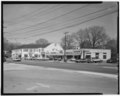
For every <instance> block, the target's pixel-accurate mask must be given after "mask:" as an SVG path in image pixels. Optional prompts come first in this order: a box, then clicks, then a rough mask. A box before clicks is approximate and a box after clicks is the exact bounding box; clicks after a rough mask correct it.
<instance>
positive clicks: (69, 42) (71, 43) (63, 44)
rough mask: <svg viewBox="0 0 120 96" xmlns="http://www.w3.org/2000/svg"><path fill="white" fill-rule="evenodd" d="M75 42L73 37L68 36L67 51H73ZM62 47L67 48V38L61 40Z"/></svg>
mask: <svg viewBox="0 0 120 96" xmlns="http://www.w3.org/2000/svg"><path fill="white" fill-rule="evenodd" d="M73 43H74V41H73V38H72V36H71V35H67V36H66V49H72V48H73V47H74V46H73V45H74V44H73ZM61 45H62V47H63V48H65V37H63V38H62V39H61Z"/></svg>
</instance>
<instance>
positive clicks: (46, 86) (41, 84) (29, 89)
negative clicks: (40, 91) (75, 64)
mask: <svg viewBox="0 0 120 96" xmlns="http://www.w3.org/2000/svg"><path fill="white" fill-rule="evenodd" d="M39 87H44V88H50V86H49V85H47V84H43V83H36V85H35V86H32V87H29V88H27V89H26V90H27V91H31V90H34V89H36V88H39Z"/></svg>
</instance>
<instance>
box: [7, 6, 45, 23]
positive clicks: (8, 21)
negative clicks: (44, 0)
mask: <svg viewBox="0 0 120 96" xmlns="http://www.w3.org/2000/svg"><path fill="white" fill-rule="evenodd" d="M40 9H41V8H39V9H36V10H34V11H32V12H29V13H27V14H24V15H22V16H19V17H16V18H12V19H11V20H10V21H12V20H15V19H16V20H18V19H21V18H22V19H24V17H26V16H28V15H31V14H32V15H33V14H34V13H36V12H37V11H38V10H39V11H41V10H40ZM42 9H44V8H42ZM10 21H6V22H10Z"/></svg>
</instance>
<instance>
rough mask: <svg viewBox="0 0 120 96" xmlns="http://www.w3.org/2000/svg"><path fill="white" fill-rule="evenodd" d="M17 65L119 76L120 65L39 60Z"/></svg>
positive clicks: (22, 62) (25, 61)
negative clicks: (119, 67)
mask: <svg viewBox="0 0 120 96" xmlns="http://www.w3.org/2000/svg"><path fill="white" fill-rule="evenodd" d="M8 62H13V61H8ZM15 63H19V64H27V65H34V66H43V67H52V68H60V69H70V70H82V71H90V72H99V73H107V74H116V75H118V64H110V63H74V62H72V63H71V62H67V63H64V62H59V61H55V62H53V61H39V60H22V61H21V62H15Z"/></svg>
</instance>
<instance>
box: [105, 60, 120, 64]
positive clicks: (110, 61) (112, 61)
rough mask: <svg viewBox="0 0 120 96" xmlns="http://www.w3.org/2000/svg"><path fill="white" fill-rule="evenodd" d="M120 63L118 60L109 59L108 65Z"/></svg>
mask: <svg viewBox="0 0 120 96" xmlns="http://www.w3.org/2000/svg"><path fill="white" fill-rule="evenodd" d="M118 62H119V60H117V59H108V60H107V63H118Z"/></svg>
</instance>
